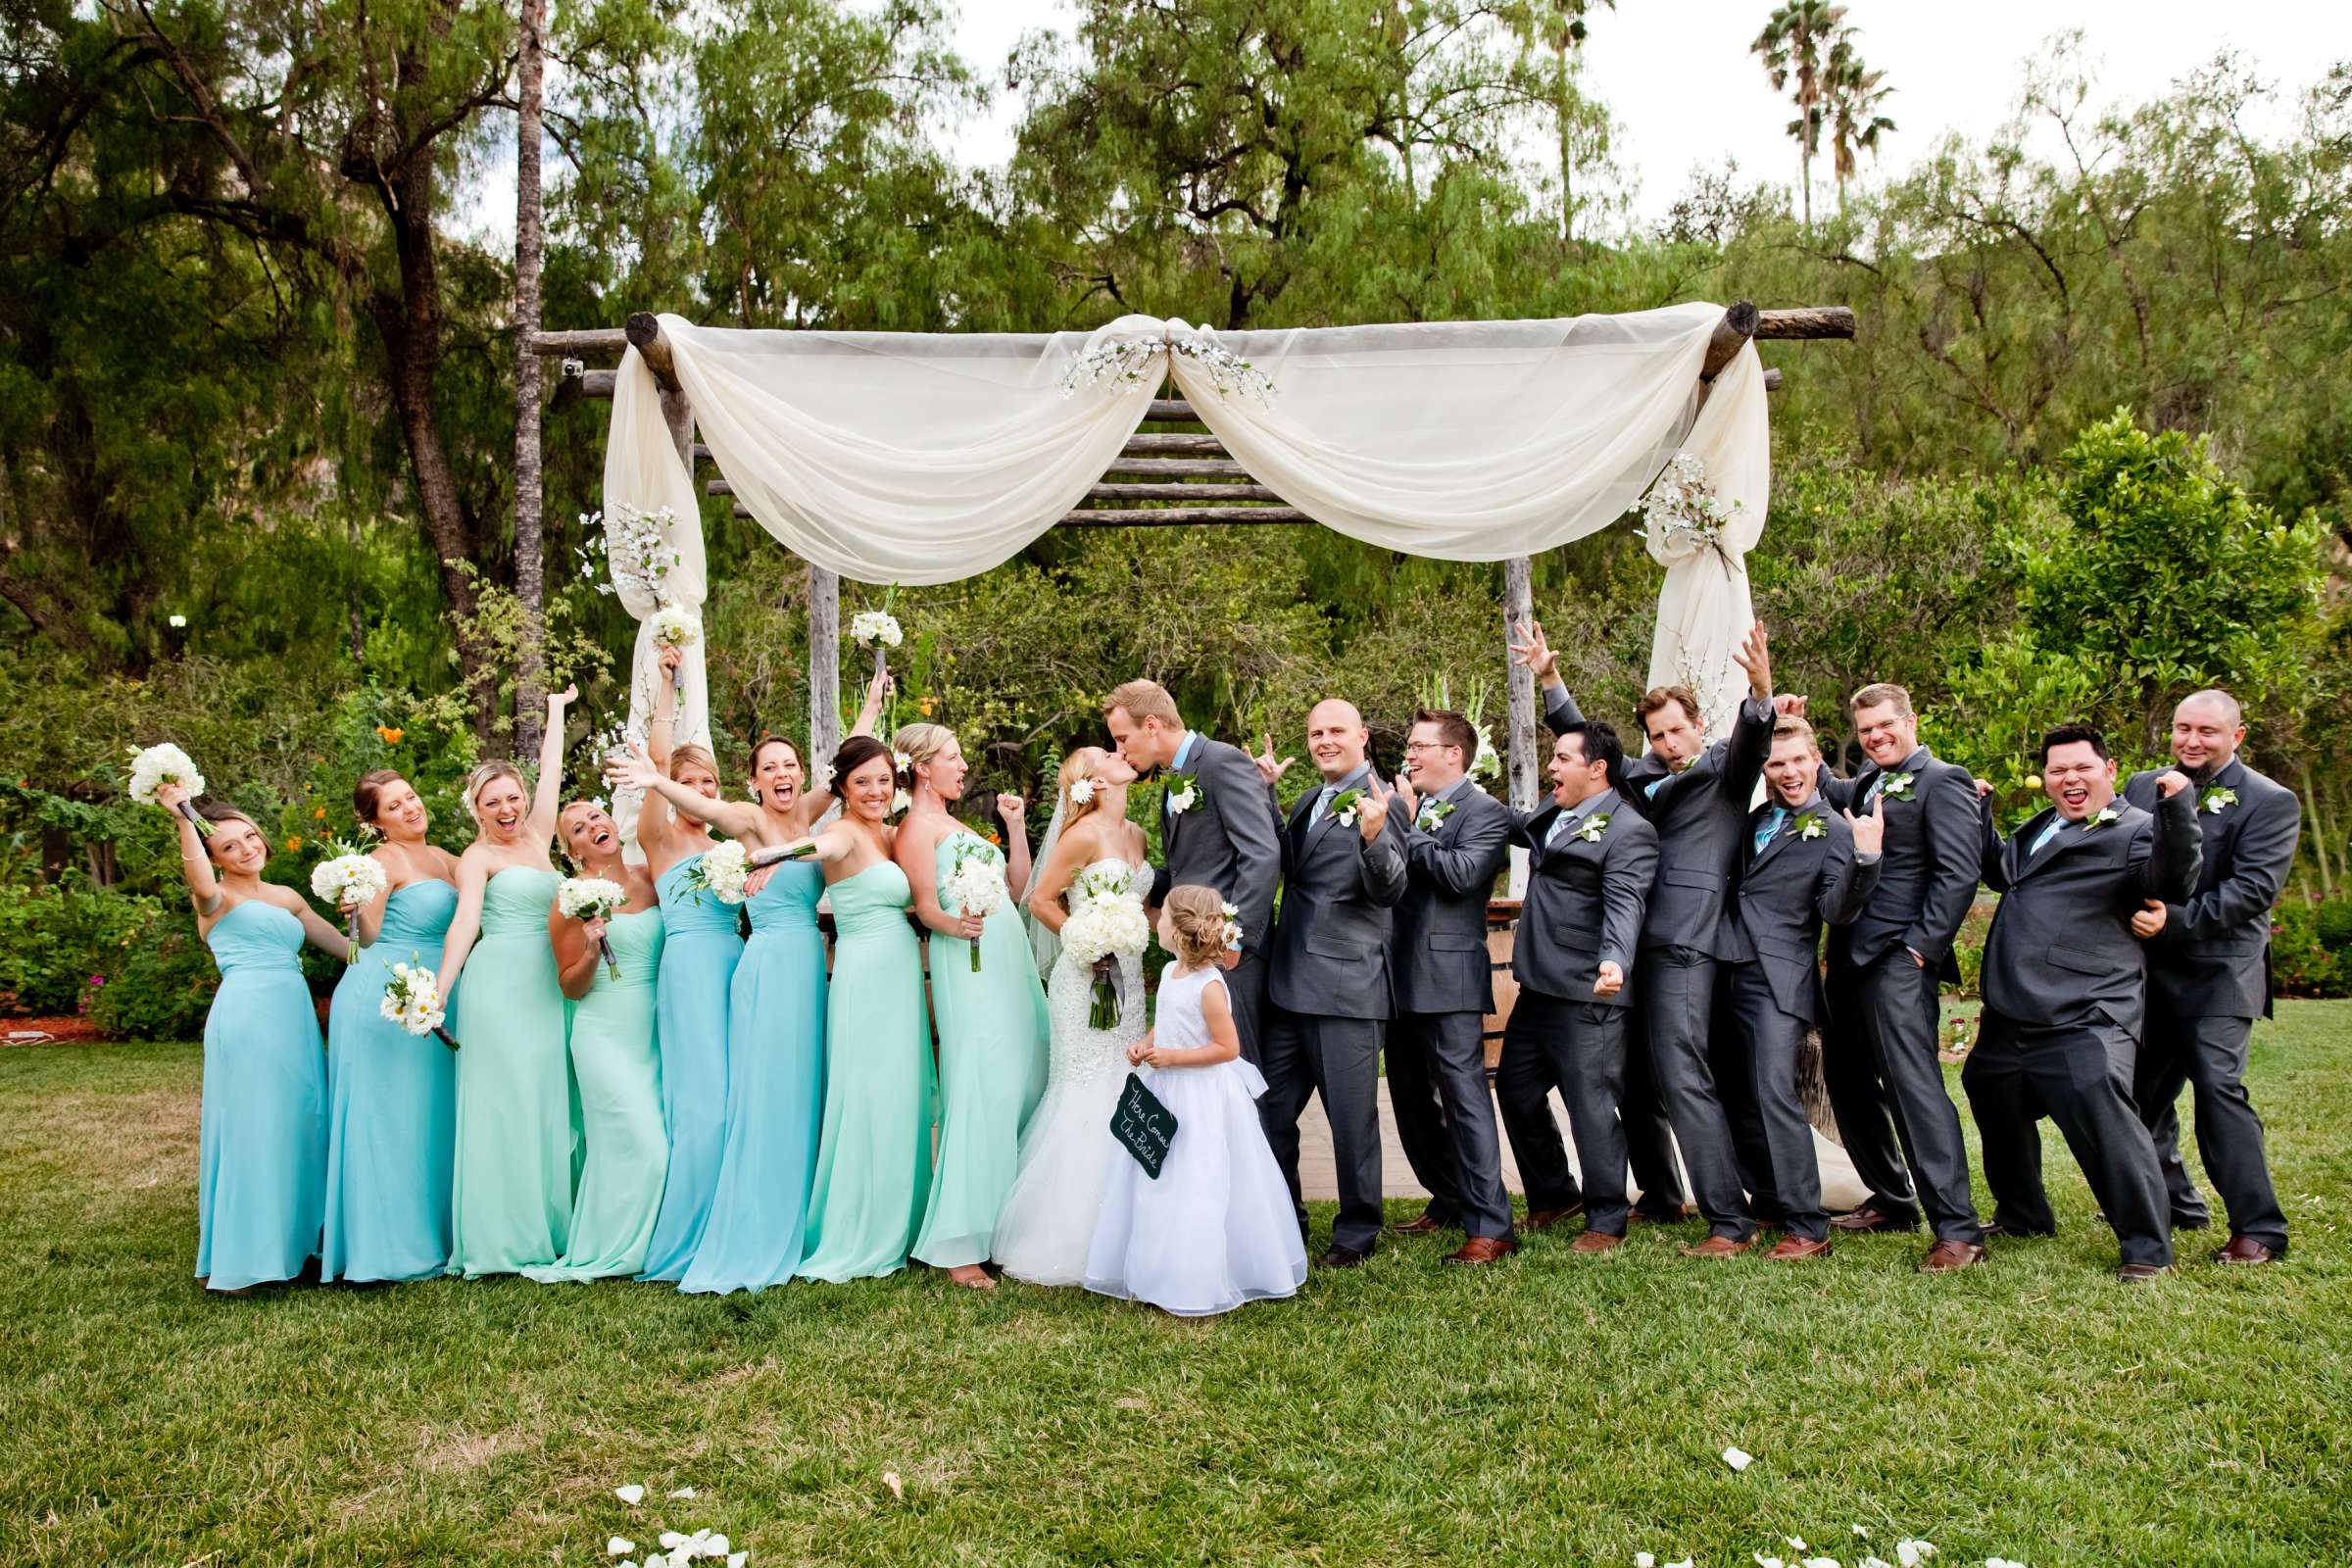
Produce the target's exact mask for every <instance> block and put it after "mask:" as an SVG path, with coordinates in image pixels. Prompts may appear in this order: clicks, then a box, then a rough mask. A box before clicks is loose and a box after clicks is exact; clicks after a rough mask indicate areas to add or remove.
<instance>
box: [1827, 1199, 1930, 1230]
mask: <svg viewBox="0 0 2352 1568" xmlns="http://www.w3.org/2000/svg"><path fill="white" fill-rule="evenodd" d="M1830 1225H1831V1227H1832V1228H1833V1229H1835V1230H1841V1231H1853V1232H1856V1233H1858V1234H1861V1235H1871V1234H1875V1233H1876V1232H1879V1231H1915V1230H1917V1229H1919V1216H1918V1215H1916V1214H1912V1215H1902V1214H1889V1213H1887V1211H1886V1210H1885V1209H1883V1208H1877V1207H1874V1206H1873V1205H1871V1204H1869V1203H1864V1204H1863V1205H1862V1206H1861V1207H1860V1208H1857V1209H1855V1210H1854V1211H1853V1212H1852V1213H1851V1214H1837V1215H1833V1216H1832V1217H1831V1219H1830Z"/></svg>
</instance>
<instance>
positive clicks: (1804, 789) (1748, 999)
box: [1720, 714, 1887, 1263]
mask: <svg viewBox="0 0 2352 1568" xmlns="http://www.w3.org/2000/svg"><path fill="white" fill-rule="evenodd" d="M1820 772H1821V749H1820V747H1819V746H1817V745H1816V744H1815V742H1814V739H1813V726H1812V725H1810V724H1808V723H1806V722H1805V721H1804V720H1803V719H1802V718H1799V717H1797V716H1795V715H1794V714H1790V715H1788V716H1786V717H1783V718H1781V719H1780V720H1778V721H1777V722H1776V723H1775V724H1774V725H1773V727H1772V756H1771V758H1770V759H1769V760H1767V761H1766V762H1765V764H1764V783H1765V789H1766V794H1765V799H1764V804H1763V805H1761V806H1759V807H1757V808H1756V809H1755V810H1754V811H1753V812H1752V813H1750V814H1749V816H1748V818H1747V824H1746V830H1745V832H1744V834H1743V835H1742V842H1741V843H1740V856H1741V858H1742V860H1743V861H1744V864H1742V866H1741V867H1740V875H1739V879H1738V884H1737V892H1736V893H1735V895H1734V897H1733V899H1732V903H1731V907H1729V908H1728V909H1726V910H1725V911H1724V917H1723V925H1724V938H1725V941H1724V946H1725V947H1726V948H1727V949H1729V950H1730V952H1731V955H1732V956H1731V958H1730V960H1729V961H1728V962H1726V963H1725V965H1724V969H1723V978H1724V984H1723V1014H1724V1015H1723V1016H1722V1018H1721V1020H1720V1021H1721V1023H1722V1025H1723V1034H1724V1036H1725V1038H1726V1040H1727V1041H1728V1042H1729V1043H1730V1044H1731V1046H1732V1047H1733V1050H1732V1053H1731V1054H1732V1059H1733V1060H1735V1061H1736V1062H1738V1063H1739V1066H1740V1070H1741V1074H1742V1076H1741V1081H1740V1082H1738V1083H1727V1084H1726V1085H1725V1086H1724V1087H1725V1099H1726V1101H1727V1102H1729V1103H1732V1104H1734V1105H1735V1106H1737V1107H1738V1108H1737V1110H1736V1111H1735V1116H1736V1118H1737V1120H1738V1121H1739V1122H1740V1124H1741V1125H1740V1132H1741V1134H1742V1135H1743V1136H1742V1138H1741V1143H1742V1145H1743V1146H1758V1147H1760V1152H1761V1156H1762V1157H1761V1159H1760V1160H1758V1161H1756V1162H1755V1163H1756V1165H1757V1168H1756V1169H1755V1170H1754V1171H1753V1172H1752V1173H1751V1175H1750V1179H1749V1180H1748V1183H1747V1185H1748V1188H1749V1190H1750V1191H1751V1192H1753V1193H1754V1194H1755V1195H1756V1197H1757V1199H1758V1200H1759V1201H1761V1200H1762V1199H1763V1198H1764V1197H1765V1195H1767V1194H1769V1195H1771V1197H1772V1199H1773V1200H1774V1201H1775V1202H1776V1204H1777V1207H1778V1209H1779V1213H1780V1218H1781V1222H1782V1224H1783V1225H1784V1226H1785V1227H1786V1228H1787V1230H1788V1234H1787V1235H1786V1236H1785V1237H1783V1238H1782V1240H1781V1242H1780V1244H1779V1245H1778V1246H1776V1247H1775V1248H1773V1250H1771V1251H1769V1252H1767V1253H1765V1254H1764V1255H1765V1256H1766V1257H1767V1258H1768V1259H1770V1260H1771V1261H1773V1262H1776V1263H1787V1262H1796V1261H1800V1260H1802V1259H1805V1258H1810V1257H1820V1256H1822V1255H1823V1254H1825V1253H1827V1252H1828V1251H1829V1250H1830V1217H1829V1215H1828V1214H1827V1213H1825V1212H1824V1211H1823V1210H1822V1206H1821V1162H1820V1159H1819V1157H1818V1156H1817V1155H1816V1154H1815V1153H1814V1152H1813V1123H1812V1121H1811V1119H1810V1118H1809V1117H1807V1116H1806V1114H1805V1107H1804V1104H1803V1103H1802V1102H1800V1101H1799V1100H1798V1099H1797V1094H1796V1057H1797V1052H1798V1050H1799V1048H1801V1047H1802V1046H1803V1045H1804V1040H1805V1030H1806V1028H1807V1027H1808V1026H1817V1025H1819V1024H1820V1023H1821V1021H1822V1017H1823V1014H1824V1008H1823V1006H1822V1001H1821V962H1820V960H1821V927H1822V923H1823V922H1824V921H1827V922H1829V923H1830V924H1831V925H1843V924H1845V923H1846V922H1847V921H1850V920H1852V919H1853V918H1854V916H1856V915H1857V914H1860V913H1861V912H1862V907H1863V906H1864V905H1865V904H1867V903H1868V902H1869V899H1870V895H1871V893H1872V892H1873V891H1874V890H1875V889H1876V888H1877V887H1878V885H1879V858H1880V856H1879V851H1880V846H1881V843H1882V842H1883V838H1884V835H1885V832H1886V826H1887V822H1886V816H1885V814H1884V810H1885V809H1884V807H1883V806H1873V807H1872V808H1871V809H1870V811H1869V812H1868V813H1867V814H1866V815H1863V816H1855V815H1853V814H1852V813H1850V812H1845V813H1840V812H1838V811H1834V810H1832V809H1830V807H1829V803H1828V802H1827V801H1825V800H1823V799H1822V796H1821V788H1820V784H1819V777H1820ZM1727 1070H1728V1069H1727Z"/></svg>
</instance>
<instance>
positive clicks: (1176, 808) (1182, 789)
mask: <svg viewBox="0 0 2352 1568" xmlns="http://www.w3.org/2000/svg"><path fill="white" fill-rule="evenodd" d="M1200 804H1201V781H1200V780H1199V779H1194V778H1186V777H1183V776H1181V775H1180V776H1178V778H1177V780H1176V782H1175V783H1173V784H1170V785H1169V786H1168V793H1167V798H1166V805H1167V808H1168V814H1169V815H1170V816H1182V815H1183V814H1184V813H1185V812H1187V811H1189V810H1191V809H1193V808H1194V807H1196V806H1198V805H1200Z"/></svg>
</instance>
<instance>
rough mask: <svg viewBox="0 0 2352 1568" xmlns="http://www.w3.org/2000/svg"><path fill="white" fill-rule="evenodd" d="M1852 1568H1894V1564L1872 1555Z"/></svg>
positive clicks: (1874, 1554)
mask: <svg viewBox="0 0 2352 1568" xmlns="http://www.w3.org/2000/svg"><path fill="white" fill-rule="evenodd" d="M1854 1568H1894V1564H1892V1563H1890V1562H1888V1561H1887V1559H1886V1558H1884V1557H1881V1556H1879V1555H1877V1554H1876V1553H1873V1554H1872V1555H1870V1556H1868V1557H1865V1558H1863V1559H1862V1560H1861V1561H1860V1562H1858V1563H1856V1564H1854Z"/></svg>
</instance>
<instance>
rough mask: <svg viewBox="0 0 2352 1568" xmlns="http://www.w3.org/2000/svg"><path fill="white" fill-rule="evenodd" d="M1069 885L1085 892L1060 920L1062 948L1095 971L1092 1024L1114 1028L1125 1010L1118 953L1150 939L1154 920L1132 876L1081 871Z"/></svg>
mask: <svg viewBox="0 0 2352 1568" xmlns="http://www.w3.org/2000/svg"><path fill="white" fill-rule="evenodd" d="M1073 886H1074V887H1075V888H1076V889H1077V890H1078V892H1079V893H1080V894H1082V895H1083V896H1082V897H1081V898H1080V899H1079V900H1078V901H1077V903H1076V904H1075V906H1074V907H1072V908H1071V910H1070V917H1069V919H1067V920H1065V921H1063V922H1062V927H1061V950H1062V952H1064V953H1066V954H1068V955H1069V956H1070V959H1071V961H1072V962H1075V963H1084V964H1091V965H1093V966H1094V971H1095V984H1094V997H1093V1003H1092V1005H1091V1006H1090V1007H1089V1008H1088V1009H1087V1017H1086V1023H1087V1027H1088V1028H1090V1029H1110V1028H1115V1027H1116V1026H1117V1024H1118V1021H1119V1015H1120V1014H1121V1012H1123V1011H1124V1010H1125V1006H1126V998H1125V996H1124V991H1125V981H1124V978H1123V973H1122V971H1121V969H1120V967H1119V959H1120V958H1121V957H1122V956H1136V955H1140V954H1141V953H1142V952H1143V951H1144V947H1145V944H1147V943H1149V942H1150V941H1151V940H1152V922H1151V921H1150V920H1148V919H1146V918H1145V917H1144V906H1143V903H1142V901H1141V900H1139V899H1137V898H1136V897H1135V896H1134V892H1133V889H1134V879H1133V878H1132V877H1128V878H1119V879H1110V878H1098V877H1091V876H1081V877H1080V878H1079V879H1078V880H1077V881H1076V882H1075V883H1074V884H1073Z"/></svg>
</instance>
